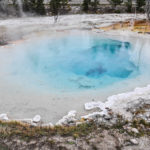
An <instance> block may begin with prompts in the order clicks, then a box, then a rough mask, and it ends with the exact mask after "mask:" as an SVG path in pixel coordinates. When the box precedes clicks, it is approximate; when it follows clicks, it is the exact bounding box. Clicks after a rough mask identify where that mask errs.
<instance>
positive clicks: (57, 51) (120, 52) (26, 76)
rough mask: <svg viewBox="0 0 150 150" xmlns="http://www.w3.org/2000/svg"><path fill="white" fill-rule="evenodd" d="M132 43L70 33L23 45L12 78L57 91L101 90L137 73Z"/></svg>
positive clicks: (10, 67)
mask: <svg viewBox="0 0 150 150" xmlns="http://www.w3.org/2000/svg"><path fill="white" fill-rule="evenodd" d="M131 48H132V46H131V44H130V43H129V42H121V41H116V40H111V39H104V38H101V37H96V36H91V35H89V34H85V33H84V34H80V35H74V34H70V35H67V36H63V37H60V38H53V39H49V38H48V39H42V40H40V41H38V40H37V41H34V42H33V43H32V44H29V45H26V46H25V47H24V46H20V47H19V48H18V50H17V51H16V56H15V57H14V58H13V60H12V63H11V65H10V66H9V69H10V70H11V73H10V74H11V76H10V79H11V80H12V81H13V82H20V83H23V85H24V84H27V86H28V87H29V86H30V85H32V86H35V87H38V88H39V87H40V88H50V89H54V90H56V89H57V90H62V89H63V90H64V89H65V90H80V89H89V88H90V89H97V88H103V87H105V86H108V85H111V84H112V83H114V82H119V81H121V80H125V79H126V78H131V77H134V76H135V75H137V68H136V66H135V64H134V63H133V62H132V61H131V60H130V54H129V53H130V50H131Z"/></svg>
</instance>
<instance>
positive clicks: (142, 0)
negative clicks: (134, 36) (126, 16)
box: [136, 0, 145, 12]
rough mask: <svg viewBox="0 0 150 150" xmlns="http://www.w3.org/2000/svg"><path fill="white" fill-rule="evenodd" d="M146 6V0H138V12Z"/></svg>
mask: <svg viewBox="0 0 150 150" xmlns="http://www.w3.org/2000/svg"><path fill="white" fill-rule="evenodd" d="M144 6H145V0H136V8H137V11H138V12H143V11H144V9H143V7H144Z"/></svg>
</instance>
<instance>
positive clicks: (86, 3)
mask: <svg viewBox="0 0 150 150" xmlns="http://www.w3.org/2000/svg"><path fill="white" fill-rule="evenodd" d="M90 3H91V0H84V1H83V4H82V9H83V11H84V12H88V11H89V5H90Z"/></svg>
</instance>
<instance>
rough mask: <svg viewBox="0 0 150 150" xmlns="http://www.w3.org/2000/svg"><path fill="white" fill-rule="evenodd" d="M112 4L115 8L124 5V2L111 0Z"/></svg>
mask: <svg viewBox="0 0 150 150" xmlns="http://www.w3.org/2000/svg"><path fill="white" fill-rule="evenodd" d="M109 2H110V4H111V5H113V6H115V7H116V6H117V5H121V4H122V3H123V0H109Z"/></svg>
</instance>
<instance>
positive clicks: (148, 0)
mask: <svg viewBox="0 0 150 150" xmlns="http://www.w3.org/2000/svg"><path fill="white" fill-rule="evenodd" d="M146 15H147V20H148V21H150V0H146Z"/></svg>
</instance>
